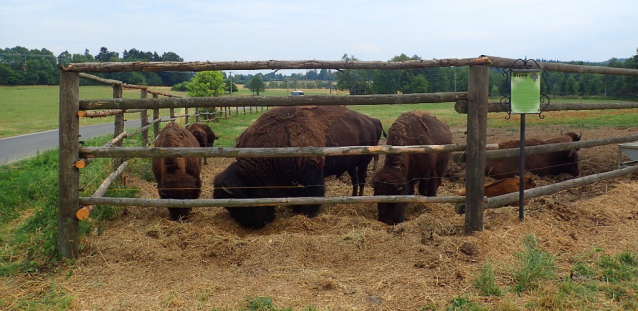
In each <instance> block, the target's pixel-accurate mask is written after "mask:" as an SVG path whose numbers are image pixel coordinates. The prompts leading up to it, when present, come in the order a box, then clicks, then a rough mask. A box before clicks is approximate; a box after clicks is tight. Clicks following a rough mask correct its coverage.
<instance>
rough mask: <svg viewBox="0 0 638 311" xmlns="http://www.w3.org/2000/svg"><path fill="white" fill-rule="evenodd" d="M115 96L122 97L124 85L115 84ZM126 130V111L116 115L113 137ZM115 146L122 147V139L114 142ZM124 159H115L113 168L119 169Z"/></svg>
mask: <svg viewBox="0 0 638 311" xmlns="http://www.w3.org/2000/svg"><path fill="white" fill-rule="evenodd" d="M113 98H122V86H121V85H115V84H114V85H113ZM122 132H124V111H122V112H121V113H118V114H116V115H115V129H114V130H113V138H115V137H117V136H119V135H120V134H122ZM113 146H116V147H121V146H122V140H120V141H118V142H116V143H114V144H113ZM123 162H124V160H123V159H122V158H116V159H113V170H117V168H118V167H120V165H122V163H123Z"/></svg>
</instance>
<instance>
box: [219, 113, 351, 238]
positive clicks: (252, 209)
mask: <svg viewBox="0 0 638 311" xmlns="http://www.w3.org/2000/svg"><path fill="white" fill-rule="evenodd" d="M341 112H342V111H341V110H334V111H333V110H328V109H325V108H320V107H314V106H312V107H310V106H306V107H275V108H273V109H271V110H269V111H267V112H265V113H264V114H262V115H261V116H260V117H259V118H258V119H257V120H256V121H255V122H254V123H253V124H251V125H250V126H249V127H248V128H247V129H246V131H244V132H243V133H242V134H241V135H240V136H239V137H238V138H237V144H236V146H237V147H239V148H266V147H308V146H315V147H325V146H326V145H327V138H326V133H327V132H328V130H329V129H330V127H331V125H332V124H333V122H335V120H337V119H339V118H340V117H341V115H342V114H341ZM324 164H325V162H324V157H321V156H307V157H277V158H258V157H256V158H237V159H236V161H235V162H233V163H232V164H231V165H230V166H229V167H227V168H226V169H225V170H224V171H222V172H221V173H219V174H218V175H217V176H215V180H214V190H213V197H214V198H215V199H231V198H235V199H244V198H280V197H322V196H324V194H325V190H324V174H323V170H324ZM319 208H320V205H319V204H308V205H299V206H293V212H296V213H303V214H305V215H306V216H308V217H312V216H314V215H316V214H317V213H318V212H319ZM226 209H227V210H228V211H229V212H230V216H231V217H232V218H233V219H235V220H236V221H237V222H238V223H239V224H241V225H243V226H245V227H249V228H254V229H257V228H262V227H264V226H265V225H266V224H267V223H268V222H270V221H272V220H273V219H274V218H275V207H274V206H248V207H226Z"/></svg>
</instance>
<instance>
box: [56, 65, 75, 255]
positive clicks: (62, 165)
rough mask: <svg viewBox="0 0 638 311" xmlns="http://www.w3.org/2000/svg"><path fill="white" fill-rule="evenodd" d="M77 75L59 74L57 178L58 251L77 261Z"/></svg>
mask: <svg viewBox="0 0 638 311" xmlns="http://www.w3.org/2000/svg"><path fill="white" fill-rule="evenodd" d="M79 93H80V75H79V74H78V73H73V72H61V73H60V117H59V118H60V119H59V122H60V123H59V139H60V141H59V142H60V154H59V159H58V163H59V176H58V183H59V185H58V189H59V192H60V193H59V194H58V200H59V202H58V250H59V251H60V254H61V255H62V256H64V257H65V258H69V259H75V258H78V255H79V250H80V240H79V220H78V219H77V217H75V212H76V211H77V210H78V208H79V207H80V203H79V197H80V194H79V192H78V191H79V183H80V172H79V169H78V168H76V167H75V163H76V162H77V161H78V160H79V148H80V146H79V144H78V138H79V136H80V121H79V117H78V111H79V106H80V104H79V102H80V96H79Z"/></svg>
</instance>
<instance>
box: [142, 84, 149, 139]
mask: <svg viewBox="0 0 638 311" xmlns="http://www.w3.org/2000/svg"><path fill="white" fill-rule="evenodd" d="M140 92H141V93H140V95H141V98H146V97H147V95H148V93H146V90H144V89H143V90H140ZM140 120H141V127H145V126H147V125H148V110H146V109H144V111H142V112H140ZM146 145H148V129H145V130H144V131H142V147H146Z"/></svg>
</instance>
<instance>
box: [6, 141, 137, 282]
mask: <svg viewBox="0 0 638 311" xmlns="http://www.w3.org/2000/svg"><path fill="white" fill-rule="evenodd" d="M108 140H110V139H109V138H108V137H101V138H98V139H94V140H91V141H89V142H87V146H100V145H103V144H104V143H105V142H107V141H108ZM129 144H131V145H139V141H135V140H131V141H129V142H127V144H126V145H129ZM142 165H145V164H144V162H143V161H141V162H139V163H136V161H134V164H133V165H132V166H131V167H132V168H131V170H133V171H135V170H138V171H141V170H144V169H143V168H140V167H141V166H142ZM146 169H148V168H146ZM111 170H112V167H111V160H110V159H96V160H95V161H93V163H91V165H89V166H87V167H86V168H84V169H82V170H81V172H80V188H82V191H81V193H80V196H90V195H91V194H93V192H95V190H96V189H97V187H98V186H99V185H100V183H101V182H102V180H104V179H105V178H106V177H107V176H108V175H109V174H110V172H111ZM110 189H112V190H110V191H107V193H106V194H105V196H114V197H122V196H126V197H133V196H135V194H136V192H137V189H134V188H126V187H124V186H122V185H119V184H117V183H115V184H114V185H112V186H111V188H110ZM0 193H2V194H3V195H1V196H0V244H1V245H2V246H3V247H2V248H0V276H3V275H11V274H15V273H20V272H34V271H39V270H40V269H42V268H43V267H47V266H50V265H52V264H55V263H57V262H58V261H59V260H61V258H60V256H59V253H58V250H57V227H58V224H57V213H58V193H59V191H58V150H57V149H56V150H50V151H46V152H44V153H40V154H38V155H37V156H35V157H33V158H30V159H26V160H22V161H18V162H14V163H11V164H8V165H3V166H0ZM116 214H117V208H116V207H112V206H98V208H97V209H96V210H95V211H94V213H92V214H91V217H92V218H94V219H96V220H98V221H99V220H105V219H110V218H112V217H114V216H115V215H116ZM97 223H98V224H99V222H97ZM92 226H93V224H92V223H91V222H80V232H81V234H82V235H83V234H86V233H88V232H90V231H91V230H92V229H93V227H92ZM98 229H99V228H98Z"/></svg>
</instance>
